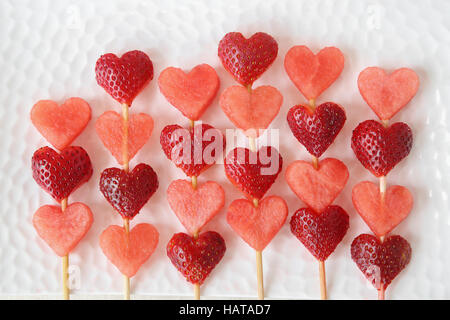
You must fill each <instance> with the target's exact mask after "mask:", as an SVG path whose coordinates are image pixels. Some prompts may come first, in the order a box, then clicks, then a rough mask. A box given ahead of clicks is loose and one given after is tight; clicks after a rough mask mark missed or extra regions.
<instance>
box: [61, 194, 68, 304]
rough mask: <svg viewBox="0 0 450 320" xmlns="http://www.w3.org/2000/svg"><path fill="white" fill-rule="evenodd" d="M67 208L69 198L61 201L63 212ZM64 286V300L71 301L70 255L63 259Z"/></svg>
mask: <svg viewBox="0 0 450 320" xmlns="http://www.w3.org/2000/svg"><path fill="white" fill-rule="evenodd" d="M66 208H67V198H64V199H62V200H61V211H62V212H64V211H65V210H66ZM62 284H63V298H64V300H70V289H69V254H67V255H66V256H64V257H62Z"/></svg>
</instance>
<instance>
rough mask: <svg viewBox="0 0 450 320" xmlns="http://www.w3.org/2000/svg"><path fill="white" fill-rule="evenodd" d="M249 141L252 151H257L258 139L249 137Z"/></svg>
mask: <svg viewBox="0 0 450 320" xmlns="http://www.w3.org/2000/svg"><path fill="white" fill-rule="evenodd" d="M248 142H249V144H250V151H252V152H256V141H255V138H253V137H249V138H248Z"/></svg>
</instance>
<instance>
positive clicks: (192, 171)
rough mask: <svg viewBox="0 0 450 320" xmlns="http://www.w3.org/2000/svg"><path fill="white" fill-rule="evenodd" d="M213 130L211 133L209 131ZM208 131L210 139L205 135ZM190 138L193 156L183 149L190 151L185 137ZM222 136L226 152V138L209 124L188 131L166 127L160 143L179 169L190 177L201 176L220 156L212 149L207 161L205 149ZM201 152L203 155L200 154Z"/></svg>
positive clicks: (170, 126) (173, 126)
mask: <svg viewBox="0 0 450 320" xmlns="http://www.w3.org/2000/svg"><path fill="white" fill-rule="evenodd" d="M209 130H211V131H209ZM207 131H208V135H209V137H210V138H209V137H207V136H206V135H205V133H206V132H207ZM186 136H189V137H190V138H189V139H190V143H191V145H190V149H191V155H190V156H189V155H184V153H183V149H186V150H188V148H189V146H187V145H186V144H187V143H189V141H184V140H183V137H186ZM218 136H221V137H222V139H223V144H222V146H223V150H225V138H224V137H223V135H222V133H221V132H220V130H218V129H216V128H214V127H213V126H210V125H209V124H201V125H196V126H195V127H194V128H190V129H186V128H183V127H181V126H179V125H177V124H172V125H168V126H166V127H164V129H163V130H162V131H161V136H160V143H161V147H162V149H163V151H164V153H165V155H166V156H167V158H168V159H169V160H171V161H172V162H174V163H175V165H176V166H177V167H179V168H180V169H181V170H183V171H184V173H185V174H186V175H188V176H189V177H192V176H199V175H200V173H202V172H203V171H205V170H206V169H208V168H209V167H210V166H212V165H213V164H214V163H215V161H216V160H217V159H218V157H219V156H220V155H218V154H216V150H215V149H212V151H211V153H210V154H207V155H208V156H209V155H211V159H205V155H204V151H205V148H206V147H208V146H209V145H210V144H212V143H214V144H216V143H220V141H217V142H216V137H218ZM200 150H201V153H200V152H199V151H200Z"/></svg>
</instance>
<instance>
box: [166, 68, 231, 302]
mask: <svg viewBox="0 0 450 320" xmlns="http://www.w3.org/2000/svg"><path fill="white" fill-rule="evenodd" d="M158 84H159V89H160V91H161V93H162V94H163V95H164V97H165V98H166V100H167V101H168V102H169V103H170V104H171V105H172V106H174V107H175V108H177V109H178V110H179V111H180V112H181V113H182V114H183V115H184V116H185V117H186V118H187V119H189V128H188V129H187V128H183V127H181V126H179V125H168V126H166V127H165V128H164V129H163V130H162V132H161V139H160V142H161V147H162V149H163V151H164V153H165V154H166V156H167V158H168V159H169V160H171V161H172V162H174V163H175V165H176V166H177V167H179V168H181V169H182V170H183V171H184V173H185V174H186V176H188V177H190V181H186V180H181V179H180V180H175V181H172V183H171V184H170V185H169V187H168V189H167V201H168V203H169V206H170V207H171V209H172V211H173V212H174V213H175V215H176V216H177V218H178V220H179V221H180V222H181V224H182V225H183V226H184V227H185V228H186V230H187V232H188V233H189V234H186V233H177V234H175V235H173V237H172V238H171V240H170V241H169V243H168V244H167V248H166V249H167V256H168V257H169V259H170V261H171V262H172V264H173V265H174V266H175V267H176V268H177V269H178V271H179V272H181V273H182V274H183V275H184V277H185V278H186V280H187V281H188V282H190V283H192V284H193V291H194V299H195V300H200V286H201V285H202V284H203V282H204V280H205V279H206V278H207V277H208V275H209V274H210V272H211V271H212V269H214V267H215V266H216V265H217V264H218V263H219V262H220V260H221V259H222V257H223V255H224V253H225V250H226V247H225V241H224V240H223V238H222V237H221V236H220V235H219V234H218V233H217V232H212V231H208V232H203V233H200V231H201V229H202V228H203V227H204V226H205V225H206V224H207V223H208V222H209V221H210V220H211V219H212V218H213V217H214V216H215V215H217V214H218V213H219V212H220V210H221V209H222V207H223V205H224V201H225V200H224V199H225V192H224V191H223V189H222V187H221V186H220V185H219V184H217V183H216V182H213V181H207V182H206V183H203V184H199V183H198V176H199V175H200V174H201V173H202V172H203V171H205V170H206V169H207V168H208V167H209V166H211V165H212V164H214V163H215V161H216V158H217V157H218V156H220V155H221V153H222V151H223V149H224V148H225V140H224V137H223V135H222V133H221V132H220V131H219V130H217V129H215V128H213V127H212V126H210V125H207V124H199V125H197V124H196V123H195V121H197V120H199V119H200V117H201V115H202V114H203V112H204V111H205V110H206V109H207V108H208V107H209V106H210V105H211V103H212V100H213V99H214V97H215V95H216V94H217V91H218V89H219V85H220V81H219V77H218V76H217V73H216V71H215V70H214V68H212V67H211V66H209V65H207V64H201V65H198V66H196V67H194V68H193V69H192V70H191V71H190V72H188V73H185V72H184V71H183V70H181V69H179V68H174V67H169V68H166V69H165V70H163V71H162V72H161V74H160V76H159V79H158ZM207 135H208V136H209V138H210V139H211V140H210V142H208V138H206V137H207ZM213 137H214V138H213ZM219 138H220V139H219ZM212 139H214V140H212ZM217 139H219V140H217ZM210 146H213V147H215V148H214V150H215V151H214V155H212V153H211V154H210V155H211V156H212V159H205V156H206V154H205V149H206V148H209V147H210ZM180 147H181V148H180ZM180 149H181V150H180ZM180 151H181V152H180ZM198 151H201V155H200V157H199V154H198ZM180 153H181V154H180ZM219 153H220V154H219ZM205 161H206V162H205Z"/></svg>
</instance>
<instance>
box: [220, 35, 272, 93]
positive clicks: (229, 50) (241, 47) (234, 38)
mask: <svg viewBox="0 0 450 320" xmlns="http://www.w3.org/2000/svg"><path fill="white" fill-rule="evenodd" d="M277 53H278V44H277V42H276V41H275V39H274V38H272V37H271V36H270V35H268V34H267V33H263V32H258V33H255V34H254V35H253V36H251V37H250V38H249V39H246V38H244V36H243V35H242V34H241V33H240V32H230V33H227V34H226V35H225V36H224V37H223V38H222V40H220V42H219V50H218V55H219V58H220V61H222V64H223V66H224V67H225V69H226V70H228V72H230V73H231V75H232V76H233V77H234V78H235V79H236V81H238V82H239V83H241V84H242V85H244V86H248V85H251V84H253V82H254V81H255V80H256V79H258V78H259V77H260V76H261V75H262V74H263V73H264V71H266V70H267V69H268V68H269V67H270V65H271V64H272V62H273V61H274V60H275V58H276V57H277Z"/></svg>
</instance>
